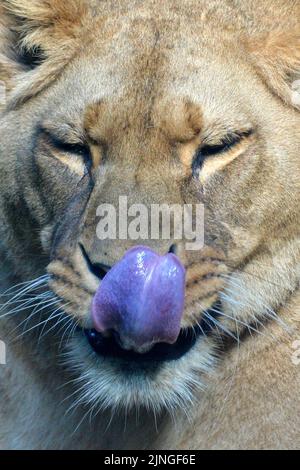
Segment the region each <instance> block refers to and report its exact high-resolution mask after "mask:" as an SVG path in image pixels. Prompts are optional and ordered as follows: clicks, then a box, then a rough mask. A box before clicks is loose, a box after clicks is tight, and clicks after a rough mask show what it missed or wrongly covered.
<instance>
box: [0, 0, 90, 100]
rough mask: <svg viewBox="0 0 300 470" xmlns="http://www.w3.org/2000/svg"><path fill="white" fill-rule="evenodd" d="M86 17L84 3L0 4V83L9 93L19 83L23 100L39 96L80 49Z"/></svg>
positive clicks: (9, 0)
mask: <svg viewBox="0 0 300 470" xmlns="http://www.w3.org/2000/svg"><path fill="white" fill-rule="evenodd" d="M87 15H88V10H87V6H86V2H85V0H68V1H65V0H2V1H1V4H0V81H2V82H4V83H5V84H6V85H7V87H8V88H11V89H14V88H17V87H19V86H20V85H21V82H22V90H21V89H19V95H20V94H23V98H22V99H26V98H27V97H29V96H32V93H33V89H34V90H35V93H37V92H39V91H40V89H41V87H42V86H43V85H45V84H46V78H48V79H49V78H50V77H52V79H53V78H54V77H55V76H56V72H57V71H58V70H61V68H62V67H63V66H64V65H65V64H66V63H67V62H68V61H69V60H70V59H71V58H72V56H73V55H74V53H75V51H76V50H77V49H78V47H80V46H82V42H81V41H80V37H82V36H83V34H82V32H83V29H84V25H85V19H86V18H87ZM37 69H38V70H37ZM25 82H27V83H29V82H31V83H32V85H31V91H29V95H28V96H24V91H25V87H26V83H25Z"/></svg>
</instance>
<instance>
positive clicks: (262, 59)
mask: <svg viewBox="0 0 300 470" xmlns="http://www.w3.org/2000/svg"><path fill="white" fill-rule="evenodd" d="M247 46H248V50H250V53H251V57H252V60H253V63H254V65H255V67H256V69H257V71H258V73H259V74H260V76H261V77H262V78H263V80H264V81H265V83H266V84H267V85H268V86H269V87H270V88H271V89H272V91H273V92H274V93H276V94H277V95H278V96H280V98H282V99H283V100H284V101H285V102H286V103H288V104H289V105H292V106H294V107H296V108H299V109H300V89H299V85H300V82H299V80H300V32H299V31H297V32H289V33H269V34H268V35H264V36H261V37H259V38H256V39H255V40H251V41H248V44H247Z"/></svg>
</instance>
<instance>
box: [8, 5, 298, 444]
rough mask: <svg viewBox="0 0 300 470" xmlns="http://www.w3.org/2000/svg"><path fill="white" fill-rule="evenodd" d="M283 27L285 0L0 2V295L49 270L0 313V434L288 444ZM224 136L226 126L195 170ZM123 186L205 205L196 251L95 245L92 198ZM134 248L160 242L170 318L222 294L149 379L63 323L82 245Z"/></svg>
mask: <svg viewBox="0 0 300 470" xmlns="http://www.w3.org/2000/svg"><path fill="white" fill-rule="evenodd" d="M299 30H300V5H299V3H298V2H295V1H294V0H288V1H286V2H284V4H283V2H281V1H279V0H263V1H262V0H251V1H245V0H235V1H234V2H232V1H229V0H186V1H185V2H182V1H179V0H175V1H171V0H170V1H162V0H147V1H144V2H139V1H137V0H124V1H123V2H116V1H114V0H106V1H103V2H99V1H96V0H86V1H84V0H72V1H69V2H64V1H62V0H46V1H41V0H2V1H1V2H0V80H1V81H2V82H4V83H5V84H6V87H7V103H6V106H4V109H3V112H2V114H1V115H0V142H1V143H0V218H1V227H0V240H1V245H0V253H1V262H2V265H3V271H4V273H6V274H7V277H6V279H3V280H2V281H1V291H2V292H4V291H5V290H6V289H8V288H10V289H11V288H12V287H13V286H15V285H16V284H18V283H19V282H24V281H30V280H32V279H34V278H37V277H38V276H41V275H45V273H48V274H49V275H50V276H51V278H50V279H49V282H48V280H47V282H46V281H45V282H44V283H41V284H40V286H39V288H38V289H39V290H38V292H39V293H41V292H45V291H47V289H49V288H50V290H51V292H52V293H54V294H56V296H57V298H58V302H59V303H56V304H54V305H55V307H54V309H53V308H51V306H49V305H48V309H47V305H46V306H44V308H43V309H42V310H41V312H40V313H41V319H42V321H43V322H44V323H42V324H41V326H40V327H39V328H37V329H35V325H36V322H37V320H36V316H34V312H35V310H34V308H31V309H30V308H28V309H27V310H26V309H23V310H21V311H19V312H18V314H16V315H9V312H10V310H11V309H12V308H16V304H15V303H12V304H6V305H4V307H2V310H1V311H0V340H5V341H6V342H7V345H8V351H7V354H8V364H7V366H0V375H1V382H0V394H1V396H2V397H5V399H4V402H3V405H1V407H0V417H1V423H2V426H1V430H0V446H1V447H2V448H8V449H12V448H13V449H21V448H26V449H29V448H36V449H46V448H47V449H49V448H51V449H52V448H59V449H65V448H72V449H75V448H80V449H92V448H102V449H103V448H105V449H113V448H119V449H130V448H131V449H132V448H147V449H153V448H156V449H164V448H175V449H197V448H205V449H207V448H209V449H211V448H212V449H218V448H222V449H228V448H237V449H246V448H253V449H258V448H263V449H267V448H284V449H295V448H297V447H299V427H300V418H299V416H300V414H299V407H300V402H299V398H298V395H299V394H298V393H297V391H298V389H299V385H300V383H299V381H300V374H299V370H300V369H299V367H300V366H297V365H295V364H294V362H295V361H293V360H292V358H293V355H295V350H294V349H293V344H294V342H295V341H297V340H299V339H300V328H299V321H300V297H299V296H300V294H299V279H300V267H299V261H300V242H299V219H300V212H299V211H300V176H299V175H300V132H299V130H300V114H299V109H298V108H299V106H298V104H297V103H295V102H294V101H293V96H294V95H293V87H294V85H293V83H294V82H295V81H296V80H298V79H299V77H300V42H299ZM30 56H31V57H32V59H33V61H32V63H30V61H28V57H29V58H30ZM36 58H38V59H39V60H40V62H39V63H38V64H36V63H34V59H36ZM250 131H251V132H250ZM228 134H230V135H232V136H237V135H241V136H242V138H241V141H240V142H238V143H237V145H236V146H234V147H233V148H232V149H229V150H227V151H224V152H223V153H220V154H218V155H215V156H209V157H207V158H206V160H205V161H204V163H203V166H202V167H201V168H199V169H198V172H197V173H195V172H193V167H192V166H193V161H194V159H195V155H196V153H197V151H198V149H199V147H205V146H218V145H219V144H220V142H222V139H224V138H225V137H226V136H227V135H228ZM57 140H59V141H63V142H65V143H67V144H70V145H71V147H70V148H69V150H62V148H60V147H59V146H57V144H56V143H55V142H56V141H57ZM72 145H79V146H85V148H88V149H90V153H91V159H92V165H91V168H90V169H89V172H87V171H85V170H86V169H85V167H84V160H83V158H82V155H81V154H77V153H76V151H75V150H74V151H73V150H72V148H73V147H72ZM70 149H71V150H70ZM92 182H93V184H92ZM120 195H126V196H127V197H128V204H129V205H130V204H136V203H139V204H140V203H143V204H145V205H146V206H147V207H150V204H153V203H154V204H164V203H167V204H170V205H171V204H180V205H182V204H184V203H190V204H196V203H199V202H201V203H203V204H204V206H205V221H204V222H205V237H206V238H205V246H204V247H203V249H201V250H200V251H195V252H193V251H188V250H186V248H185V242H186V240H182V241H176V240H174V239H173V234H171V238H170V240H159V241H155V240H138V242H136V241H134V240H115V241H111V240H105V241H99V240H98V239H97V237H96V224H97V217H96V209H97V206H98V205H99V204H101V203H110V204H114V205H115V206H117V205H118V198H119V196H120ZM137 243H138V244H146V245H149V246H150V247H152V248H154V249H155V250H156V251H158V252H159V253H165V252H166V251H168V250H169V248H170V246H171V245H173V244H176V249H177V255H178V256H179V257H180V258H181V260H182V262H183V263H184V265H185V266H186V269H187V285H186V287H187V289H186V299H185V312H184V317H183V321H182V328H187V327H191V326H192V327H195V325H196V324H197V323H198V322H201V321H202V319H203V318H206V319H208V317H207V316H206V315H207V311H208V310H209V309H210V308H212V307H213V305H214V303H215V302H216V301H217V300H219V302H220V303H221V316H220V319H219V322H220V323H219V324H218V327H217V328H215V329H214V331H213V333H212V334H208V336H207V337H206V336H203V337H202V338H200V339H198V340H197V342H196V344H195V346H194V347H193V348H192V349H191V351H189V352H188V353H187V354H186V355H185V356H183V357H182V358H180V359H179V360H177V361H170V362H165V363H163V364H162V365H161V367H160V369H159V371H158V372H157V373H155V374H151V373H150V372H149V371H141V370H140V371H138V370H134V368H132V367H131V366H130V364H129V365H128V364H123V365H116V364H115V363H113V362H112V361H109V360H103V361H101V360H100V359H98V358H96V357H95V356H94V355H91V349H90V347H89V345H88V344H87V341H86V339H85V337H84V335H83V334H82V332H81V331H80V330H79V331H78V330H76V331H75V330H74V328H73V326H74V327H75V325H80V326H81V327H90V326H91V325H90V317H89V312H90V307H91V302H92V299H93V296H94V294H95V292H96V290H97V288H98V285H99V280H98V279H97V278H96V277H95V276H94V275H93V274H92V272H90V270H89V269H88V265H87V263H86V261H85V259H84V257H83V254H82V250H81V248H80V246H84V248H85V250H86V252H87V253H88V256H89V258H90V260H91V261H92V262H93V263H102V264H104V265H107V266H111V265H113V264H114V263H116V262H117V261H118V260H119V259H120V258H121V257H122V256H123V254H124V252H125V251H126V250H127V249H128V248H130V247H131V246H133V245H136V244H137ZM14 292H16V291H13V290H10V291H9V293H10V296H7V295H5V294H4V295H3V303H4V302H5V301H6V300H7V297H8V298H9V297H13V293H14ZM45 298H50V297H43V299H45ZM51 298H52V297H51ZM25 300H26V298H25ZM23 301H24V300H23ZM24 305H25V307H26V304H21V306H24ZM27 306H28V304H27ZM58 307H60V308H62V309H63V311H64V315H65V316H63V317H61V316H59V317H58V321H61V322H62V323H60V324H57V327H56V325H55V321H56V318H57V317H54V318H53V317H51V314H52V315H53V314H55V308H56V309H57V308H58ZM53 312H54V313H53ZM2 314H3V315H5V314H7V315H6V316H3V317H2V318H1V315H2ZM53 322H54V324H53ZM65 322H69V323H65ZM43 326H44V328H43ZM66 326H69V327H70V329H69V330H66V329H65V327H66ZM50 327H51V329H50V331H49V334H48V335H46V336H45V337H44V336H43V333H45V332H47V330H49V328H50ZM60 327H63V328H62V329H60ZM24 328H25V329H27V330H28V329H29V332H27V333H26V334H24V336H21V338H20V336H19V335H20V334H22V329H24ZM45 330H46V331H45ZM16 332H17V333H18V335H17V340H15V341H13V337H14V336H15V335H16ZM40 336H42V338H40V340H39V337H40ZM235 336H236V337H237V338H239V339H240V341H239V343H238V342H237V341H236V340H234V337H235ZM62 353H65V356H64V364H61V362H62V361H61V360H58V358H59V357H60V355H61V354H62ZM63 384H66V385H65V387H63V388H62V385H63ZM78 389H79V390H78ZM24 391H25V392H24ZM73 406H74V407H75V411H74V413H73V414H68V413H67V414H66V410H67V409H68V408H69V407H71V408H72V407H73ZM139 408H141V416H140V420H138V423H137V422H136V412H137V409H139ZM149 410H150V411H149ZM89 413H91V415H92V416H93V413H94V414H95V415H96V414H97V413H98V414H97V416H93V418H92V419H91V424H89V423H88V421H89V420H88V419H86V418H87V417H88V416H89ZM125 413H128V417H127V426H128V428H127V431H126V432H124V431H123V425H124V414H125ZM153 413H154V414H156V415H157V416H156V421H157V423H155V420H154V418H153ZM168 413H171V414H172V415H173V418H174V419H175V424H174V421H173V420H172V419H170V417H169V414H168ZM186 414H187V415H188V417H189V419H190V421H189V420H187V418H186ZM156 425H157V427H158V432H157V431H156ZM145 436H146V437H145Z"/></svg>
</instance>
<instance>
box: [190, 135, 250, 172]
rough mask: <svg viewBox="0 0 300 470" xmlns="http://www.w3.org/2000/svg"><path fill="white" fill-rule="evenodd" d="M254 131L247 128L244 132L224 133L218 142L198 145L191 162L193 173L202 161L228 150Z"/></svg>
mask: <svg viewBox="0 0 300 470" xmlns="http://www.w3.org/2000/svg"><path fill="white" fill-rule="evenodd" d="M253 133H254V130H253V129H249V130H247V131H244V132H235V133H233V134H228V135H226V136H225V137H224V138H223V139H222V140H221V141H220V143H219V144H214V145H203V146H202V147H199V149H198V151H197V152H196V155H195V157H194V160H193V163H192V170H193V173H197V172H199V170H200V169H201V167H202V165H203V163H204V161H205V160H206V159H207V158H208V157H213V156H216V155H222V154H223V153H226V152H228V151H229V150H231V149H232V148H234V147H235V146H236V145H238V144H239V143H240V142H242V140H244V139H247V138H249V137H251V136H252V135H253Z"/></svg>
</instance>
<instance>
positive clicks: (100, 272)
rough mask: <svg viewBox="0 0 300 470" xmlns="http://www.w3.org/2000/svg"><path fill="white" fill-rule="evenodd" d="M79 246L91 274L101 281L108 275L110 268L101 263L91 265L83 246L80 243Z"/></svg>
mask: <svg viewBox="0 0 300 470" xmlns="http://www.w3.org/2000/svg"><path fill="white" fill-rule="evenodd" d="M79 246H80V249H81V252H82V255H83V257H84V259H85V261H86V263H87V265H88V268H89V270H90V271H91V273H93V274H94V276H96V277H98V279H100V280H102V279H103V278H104V276H105V275H106V274H107V273H108V271H109V270H110V269H111V266H107V265H106V264H102V263H93V262H92V261H91V259H90V258H89V256H88V254H87V252H86V250H85V248H84V246H83V245H82V244H81V243H80V244H79Z"/></svg>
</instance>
